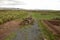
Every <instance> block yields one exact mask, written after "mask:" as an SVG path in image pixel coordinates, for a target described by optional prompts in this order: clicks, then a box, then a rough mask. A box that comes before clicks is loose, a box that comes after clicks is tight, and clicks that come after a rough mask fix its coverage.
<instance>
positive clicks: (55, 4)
mask: <svg viewBox="0 0 60 40" xmlns="http://www.w3.org/2000/svg"><path fill="white" fill-rule="evenodd" d="M0 7H6V8H23V9H44V10H45V9H47V10H49V9H50V10H60V0H1V1H0Z"/></svg>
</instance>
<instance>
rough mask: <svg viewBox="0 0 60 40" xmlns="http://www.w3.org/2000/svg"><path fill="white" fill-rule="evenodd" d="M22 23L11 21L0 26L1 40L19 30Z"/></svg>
mask: <svg viewBox="0 0 60 40" xmlns="http://www.w3.org/2000/svg"><path fill="white" fill-rule="evenodd" d="M19 24H20V21H16V20H13V21H9V22H7V23H4V24H2V25H0V40H4V38H5V37H7V36H8V35H9V34H10V33H11V32H13V31H14V30H16V29H17V28H19V26H20V25H19Z"/></svg>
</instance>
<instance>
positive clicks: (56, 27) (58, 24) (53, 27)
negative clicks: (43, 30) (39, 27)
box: [42, 20, 60, 40]
mask: <svg viewBox="0 0 60 40" xmlns="http://www.w3.org/2000/svg"><path fill="white" fill-rule="evenodd" d="M42 23H43V24H44V25H45V26H46V27H47V28H48V29H49V30H50V31H51V32H52V33H53V34H54V35H56V36H57V35H58V36H59V37H60V20H43V21H42ZM58 40H60V38H58Z"/></svg>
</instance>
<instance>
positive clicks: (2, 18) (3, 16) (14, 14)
mask: <svg viewBox="0 0 60 40" xmlns="http://www.w3.org/2000/svg"><path fill="white" fill-rule="evenodd" d="M30 13H31V15H32V17H33V18H35V19H36V20H37V22H38V24H39V27H40V29H41V32H42V34H43V36H44V37H45V38H46V39H47V40H57V39H56V38H58V37H57V36H54V34H53V33H52V32H51V31H50V30H49V29H47V28H46V26H44V24H43V23H42V22H41V21H40V20H51V19H52V20H53V19H54V18H55V19H54V20H56V19H59V20H60V11H31V12H30V11H23V10H22V11H21V10H1V11H0V25H1V24H3V23H5V22H9V21H11V20H15V19H24V20H27V21H24V22H25V23H26V22H27V23H29V22H30V21H29V20H30V19H29V18H28V19H25V18H27V16H30V15H29V14H30ZM24 22H23V23H22V24H24ZM31 23H32V22H31ZM14 35H15V34H14V33H13V34H11V35H10V36H9V37H7V38H6V40H10V39H11V37H14ZM59 36H60V35H59Z"/></svg>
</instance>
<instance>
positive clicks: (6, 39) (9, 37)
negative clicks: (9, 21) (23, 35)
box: [5, 32, 16, 40]
mask: <svg viewBox="0 0 60 40" xmlns="http://www.w3.org/2000/svg"><path fill="white" fill-rule="evenodd" d="M15 36H16V33H14V32H12V33H11V34H10V35H8V36H7V37H6V38H5V40H11V39H13V38H14V37H15Z"/></svg>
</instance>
